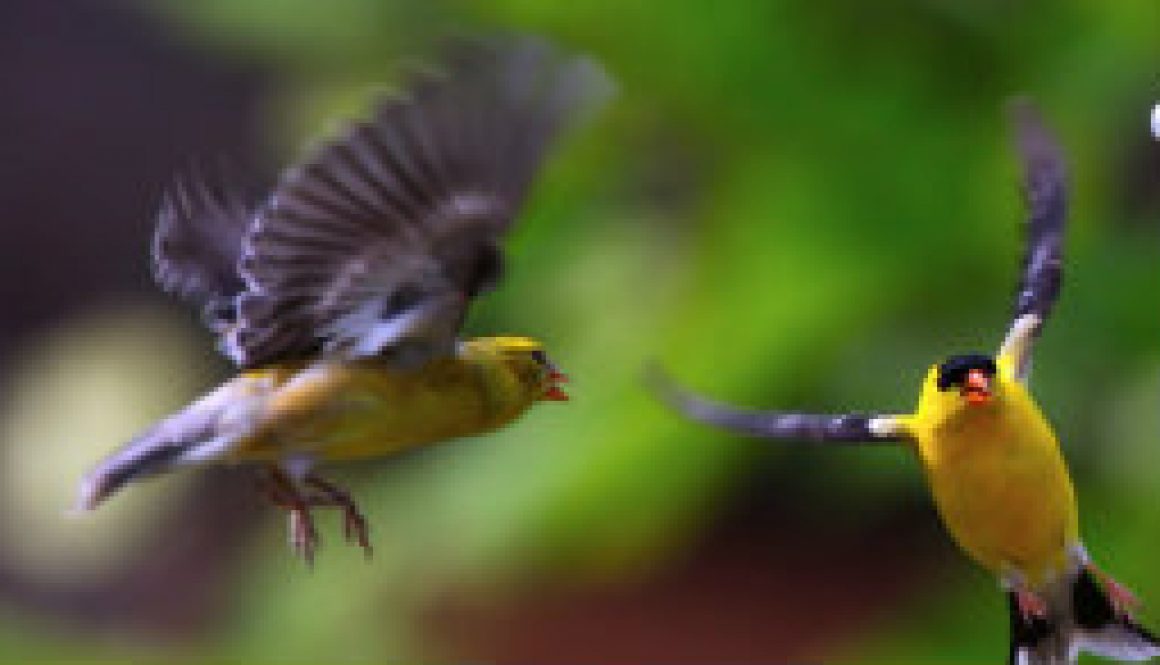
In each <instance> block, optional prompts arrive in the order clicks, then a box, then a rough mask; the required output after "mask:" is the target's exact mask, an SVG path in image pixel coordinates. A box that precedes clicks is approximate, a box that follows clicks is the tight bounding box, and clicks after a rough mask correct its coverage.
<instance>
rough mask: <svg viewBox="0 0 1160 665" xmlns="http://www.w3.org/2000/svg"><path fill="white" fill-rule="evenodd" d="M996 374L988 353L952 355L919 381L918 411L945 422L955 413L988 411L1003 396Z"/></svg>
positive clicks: (952, 417)
mask: <svg viewBox="0 0 1160 665" xmlns="http://www.w3.org/2000/svg"><path fill="white" fill-rule="evenodd" d="M998 374H999V368H998V364H997V363H996V361H995V359H994V358H993V357H991V356H988V355H982V354H964V355H956V356H951V357H949V358H947V359H946V360H944V361H942V362H941V363H936V364H935V365H932V366H931V368H930V371H929V372H927V375H926V381H925V382H924V383H923V388H922V396H921V397H920V398H919V405H918V410H919V413H920V414H921V415H922V417H924V418H927V419H930V420H932V421H934V422H948V421H949V420H951V419H954V417H955V416H956V414H960V413H961V414H963V415H969V414H972V413H984V412H988V411H991V408H990V407H991V405H993V404H995V403H996V402H998V401H1001V400H1002V399H1003V395H1002V392H1003V391H1002V386H1001V385H1000V384H1001V381H1000V380H999V376H998Z"/></svg>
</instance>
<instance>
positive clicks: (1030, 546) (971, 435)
mask: <svg viewBox="0 0 1160 665" xmlns="http://www.w3.org/2000/svg"><path fill="white" fill-rule="evenodd" d="M998 384H999V385H998V386H997V389H996V391H995V398H994V400H993V401H992V402H991V403H990V404H987V405H982V406H970V405H967V406H964V407H962V408H950V407H948V406H947V405H946V404H944V403H943V402H942V401H941V400H942V398H941V397H932V398H929V399H928V398H927V395H926V390H925V389H924V399H923V400H922V401H920V405H919V410H918V412H917V413H916V414H915V416H914V418H913V421H912V423H911V426H912V429H913V432H914V434H915V437H916V439H917V441H918V454H919V457H920V458H921V460H922V463H923V466H924V468H925V470H926V475H927V480H928V482H929V484H930V488H931V492H932V494H933V496H934V500H935V505H936V507H937V509H938V511H939V514H940V515H941V517H942V519H943V521H944V523H945V524H946V526H947V529H948V530H949V531H950V533H951V535H952V536H953V537H954V539H955V541H956V542H957V543H958V544H959V546H960V547H961V548H962V549H963V550H965V551H966V552H967V554H969V555H970V556H971V557H972V558H974V559H975V560H976V561H978V562H979V563H980V564H982V565H983V566H985V567H986V568H988V569H990V570H992V571H993V572H995V573H996V574H998V575H1006V574H1010V573H1017V574H1019V575H1021V576H1023V577H1024V578H1025V579H1026V580H1027V581H1028V583H1030V584H1032V585H1038V584H1041V583H1043V582H1044V581H1045V580H1046V578H1048V577H1050V576H1051V575H1052V574H1054V573H1055V572H1058V571H1059V570H1061V568H1062V566H1063V565H1064V564H1065V562H1066V559H1067V555H1068V552H1069V550H1070V548H1071V547H1072V546H1074V545H1075V544H1076V543H1077V542H1078V520H1077V514H1076V503H1075V492H1074V489H1073V488H1072V484H1071V478H1070V477H1069V475H1068V472H1067V467H1066V464H1065V463H1064V460H1063V457H1062V455H1061V453H1060V450H1059V445H1058V442H1057V440H1056V438H1055V435H1054V433H1053V432H1052V430H1051V427H1050V426H1049V425H1048V423H1047V421H1046V420H1045V419H1044V417H1043V415H1042V413H1041V412H1040V411H1039V409H1038V407H1037V406H1036V405H1035V403H1034V402H1033V401H1032V400H1031V398H1030V396H1029V395H1028V394H1027V392H1026V390H1025V389H1024V388H1023V386H1022V385H1021V384H1019V383H1018V382H1016V381H1014V380H1010V379H1008V378H1006V377H1002V376H1001V377H1000V378H999V380H998Z"/></svg>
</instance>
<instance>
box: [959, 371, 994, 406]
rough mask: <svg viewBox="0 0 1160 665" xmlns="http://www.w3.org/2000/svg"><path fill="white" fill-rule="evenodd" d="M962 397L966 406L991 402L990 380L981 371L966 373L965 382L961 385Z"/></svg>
mask: <svg viewBox="0 0 1160 665" xmlns="http://www.w3.org/2000/svg"><path fill="white" fill-rule="evenodd" d="M963 396H964V397H966V398H967V403H968V404H973V405H975V406H978V405H980V404H986V403H988V402H990V401H991V378H990V377H989V376H987V375H986V373H984V372H983V370H981V369H973V370H971V371H969V372H967V380H966V381H965V382H964V383H963Z"/></svg>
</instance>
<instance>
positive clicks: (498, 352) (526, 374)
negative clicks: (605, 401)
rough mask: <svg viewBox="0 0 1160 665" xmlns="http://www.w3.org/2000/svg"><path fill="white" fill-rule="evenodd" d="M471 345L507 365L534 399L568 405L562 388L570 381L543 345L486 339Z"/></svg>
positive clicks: (531, 341) (526, 340) (512, 339)
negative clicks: (549, 356) (484, 349)
mask: <svg viewBox="0 0 1160 665" xmlns="http://www.w3.org/2000/svg"><path fill="white" fill-rule="evenodd" d="M471 343H473V344H477V345H483V346H485V347H486V352H488V353H491V354H494V355H495V356H496V357H498V358H499V359H500V360H501V361H502V362H503V363H504V364H506V365H507V366H508V367H509V368H510V369H511V371H512V372H513V373H514V374H515V375H516V376H517V377H518V378H519V380H520V383H521V384H522V385H523V386H525V387H526V388H529V389H530V390H531V391H532V393H533V395H532V398H533V399H539V400H547V401H550V402H566V401H568V394H567V393H565V392H564V389H563V388H562V387H561V385H560V384H562V383H566V382H567V381H568V377H567V375H565V374H564V373H563V372H561V371H560V370H559V368H557V367H556V366H555V365H554V364H553V363H552V361H551V360H549V359H548V354H547V353H545V351H544V346H543V345H542V344H540V342H538V341H536V340H534V339H531V338H528V337H486V338H479V339H475V340H472V342H471Z"/></svg>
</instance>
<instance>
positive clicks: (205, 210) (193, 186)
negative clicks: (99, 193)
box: [153, 176, 250, 331]
mask: <svg viewBox="0 0 1160 665" xmlns="http://www.w3.org/2000/svg"><path fill="white" fill-rule="evenodd" d="M249 219H250V210H249V207H248V206H247V205H246V204H245V203H244V202H243V201H242V199H241V197H240V196H239V195H238V194H236V193H235V192H233V191H231V190H228V189H224V188H219V189H214V188H211V187H210V186H209V185H207V184H206V183H205V181H204V180H202V179H201V178H199V177H197V176H190V177H187V178H184V179H178V180H177V181H175V182H174V183H173V185H172V186H171V187H170V189H169V190H168V192H167V193H166V194H165V196H164V198H163V199H162V203H161V210H160V211H159V212H158V216H157V227H156V230H155V231H154V235H153V275H154V278H155V279H156V280H157V283H158V284H160V285H161V287H162V288H163V289H165V290H166V291H168V292H170V293H173V294H176V295H178V296H180V297H182V298H185V299H187V300H189V301H191V302H193V303H194V304H195V305H197V306H198V307H200V308H202V310H203V312H204V313H205V316H206V319H207V323H208V324H209V325H210V327H211V328H213V329H214V330H218V331H220V330H221V329H223V328H224V327H225V326H227V325H228V324H229V322H230V321H231V320H232V319H233V305H234V303H233V298H234V296H236V295H237V294H238V293H239V292H241V291H242V289H243V288H244V286H245V284H244V282H243V281H242V278H241V276H240V275H239V274H238V269H237V263H238V257H239V256H240V254H241V245H242V235H243V233H244V232H245V229H246V225H247V224H248V223H249Z"/></svg>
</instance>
